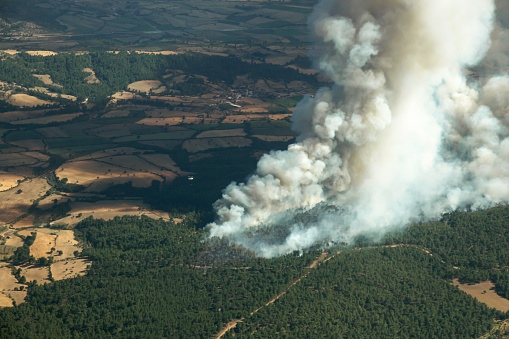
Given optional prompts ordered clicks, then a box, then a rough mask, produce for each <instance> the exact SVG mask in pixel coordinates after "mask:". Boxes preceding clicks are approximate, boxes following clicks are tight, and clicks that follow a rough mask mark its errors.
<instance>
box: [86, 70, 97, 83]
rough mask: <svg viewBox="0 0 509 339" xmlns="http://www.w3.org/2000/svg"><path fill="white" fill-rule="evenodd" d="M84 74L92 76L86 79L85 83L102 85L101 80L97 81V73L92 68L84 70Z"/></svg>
mask: <svg viewBox="0 0 509 339" xmlns="http://www.w3.org/2000/svg"><path fill="white" fill-rule="evenodd" d="M83 72H85V73H90V75H89V76H87V77H86V78H85V81H86V82H87V84H98V83H100V81H99V79H97V77H96V76H95V72H94V70H93V69H91V68H83Z"/></svg>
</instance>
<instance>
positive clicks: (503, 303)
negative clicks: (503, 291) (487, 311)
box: [453, 279, 509, 312]
mask: <svg viewBox="0 0 509 339" xmlns="http://www.w3.org/2000/svg"><path fill="white" fill-rule="evenodd" d="M453 285H454V286H458V288H459V289H460V290H462V291H463V292H465V293H467V294H469V295H471V296H472V297H474V298H476V299H477V300H478V301H480V302H482V303H484V304H486V305H487V306H488V307H490V308H494V309H497V310H499V311H502V312H507V311H509V300H507V299H505V298H502V297H501V296H499V295H498V294H497V293H495V291H494V288H495V285H494V284H493V283H492V282H491V281H484V282H482V283H479V284H475V285H468V284H460V283H459V281H458V279H454V280H453Z"/></svg>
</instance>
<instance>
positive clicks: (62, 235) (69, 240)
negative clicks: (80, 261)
mask: <svg viewBox="0 0 509 339" xmlns="http://www.w3.org/2000/svg"><path fill="white" fill-rule="evenodd" d="M55 251H57V252H58V251H62V254H61V255H58V256H55V260H58V261H59V260H61V259H68V258H74V252H75V251H78V252H81V248H80V247H78V241H76V239H75V238H74V231H72V230H59V232H58V233H57V239H56V246H55Z"/></svg>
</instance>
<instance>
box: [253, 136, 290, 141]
mask: <svg viewBox="0 0 509 339" xmlns="http://www.w3.org/2000/svg"><path fill="white" fill-rule="evenodd" d="M253 138H257V139H260V140H263V141H269V142H270V141H285V142H286V141H289V140H292V139H293V138H294V137H292V136H289V135H253Z"/></svg>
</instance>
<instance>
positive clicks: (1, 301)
mask: <svg viewBox="0 0 509 339" xmlns="http://www.w3.org/2000/svg"><path fill="white" fill-rule="evenodd" d="M12 306H13V304H12V299H11V298H9V297H8V296H7V294H5V292H1V291H0V307H12Z"/></svg>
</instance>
